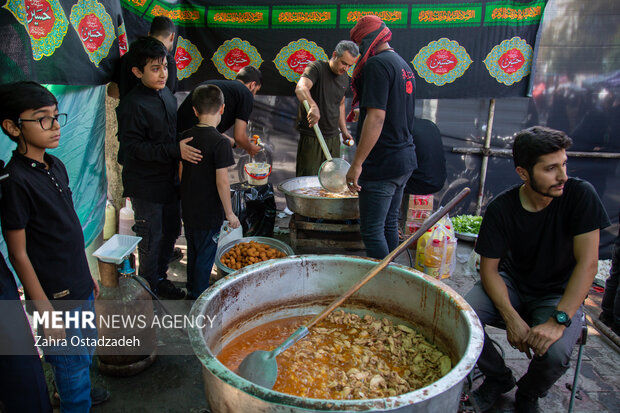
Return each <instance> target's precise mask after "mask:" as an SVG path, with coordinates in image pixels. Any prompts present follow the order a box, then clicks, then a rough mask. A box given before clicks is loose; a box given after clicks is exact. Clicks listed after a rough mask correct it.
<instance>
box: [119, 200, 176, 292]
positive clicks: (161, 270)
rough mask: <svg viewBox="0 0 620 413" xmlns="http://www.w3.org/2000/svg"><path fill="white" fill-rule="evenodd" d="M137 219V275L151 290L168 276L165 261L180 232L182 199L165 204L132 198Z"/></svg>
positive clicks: (168, 260)
mask: <svg viewBox="0 0 620 413" xmlns="http://www.w3.org/2000/svg"><path fill="white" fill-rule="evenodd" d="M131 203H132V206H133V210H134V217H135V221H136V223H135V224H134V226H133V230H134V232H135V233H136V235H137V236H139V237H142V241H140V244H138V257H139V259H140V265H139V275H140V276H141V277H142V278H144V279H145V280H147V281H148V282H149V284H150V285H151V289H152V290H153V291H155V292H156V291H157V284H158V283H159V282H160V281H161V280H165V279H166V278H167V274H166V273H167V271H168V263H169V262H170V259H171V258H172V254H173V252H174V244H175V243H176V241H177V238H178V237H179V234H180V232H181V203H180V202H179V201H175V202H171V203H168V204H159V203H156V202H150V201H145V200H143V199H139V198H131Z"/></svg>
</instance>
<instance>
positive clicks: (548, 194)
mask: <svg viewBox="0 0 620 413" xmlns="http://www.w3.org/2000/svg"><path fill="white" fill-rule="evenodd" d="M565 183H566V181H563V182H561V183H559V184H556V185H560V184H561V185H564V184H565ZM556 185H553V186H551V187H549V188H547V189H546V190H543V189H541V187H540V185H538V182H537V181H536V179H535V178H534V176H532V177H531V179H530V187H531V188H532V190H533V191H534V192H536V193H537V194H540V195H542V196H546V197H549V198H559V197H561V196H562V194H563V193H564V191H563V190H562V192H561V193H560V194H558V195H554V194H552V193H551V192H550V191H551V189H552V188H553V187H554V186H556Z"/></svg>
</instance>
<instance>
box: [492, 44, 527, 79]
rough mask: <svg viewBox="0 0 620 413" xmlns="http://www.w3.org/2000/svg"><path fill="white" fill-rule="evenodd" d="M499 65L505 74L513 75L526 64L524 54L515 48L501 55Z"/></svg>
mask: <svg viewBox="0 0 620 413" xmlns="http://www.w3.org/2000/svg"><path fill="white" fill-rule="evenodd" d="M497 64H498V65H499V67H500V69H502V70H503V71H504V73H508V74H513V73H515V72H517V71H519V69H521V67H522V66H523V65H524V64H525V57H524V56H523V53H521V50H519V49H516V48H515V49H511V50H508V51H507V52H506V53H504V54H503V55H501V56H500V58H499V59H498V60H497Z"/></svg>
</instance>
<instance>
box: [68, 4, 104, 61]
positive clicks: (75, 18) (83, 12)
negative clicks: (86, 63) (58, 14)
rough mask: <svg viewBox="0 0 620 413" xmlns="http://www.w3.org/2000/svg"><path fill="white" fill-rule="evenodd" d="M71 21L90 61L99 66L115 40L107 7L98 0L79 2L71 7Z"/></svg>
mask: <svg viewBox="0 0 620 413" xmlns="http://www.w3.org/2000/svg"><path fill="white" fill-rule="evenodd" d="M69 20H70V21H71V26H73V28H74V29H75V31H76V32H77V34H78V36H79V38H80V41H81V42H82V45H83V46H84V50H85V51H86V53H88V57H89V59H90V61H91V62H93V63H94V64H95V66H99V63H100V62H101V60H102V59H103V58H105V57H106V56H107V55H108V52H109V51H110V47H111V46H112V42H113V41H114V38H115V33H114V25H113V24H112V18H111V17H110V15H109V14H108V12H107V11H106V9H105V7H103V4H101V3H99V2H98V1H96V0H79V1H78V2H77V4H75V5H73V7H71V14H70V15H69Z"/></svg>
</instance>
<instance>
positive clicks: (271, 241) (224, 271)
mask: <svg viewBox="0 0 620 413" xmlns="http://www.w3.org/2000/svg"><path fill="white" fill-rule="evenodd" d="M250 241H255V242H258V243H260V244H267V245H269V246H270V247H272V248H276V249H278V250H280V251H282V252H283V253H285V254H286V255H287V256H288V255H293V254H295V252H294V251H293V249H292V248H291V247H289V246H288V245H287V244H285V243H284V242H282V241H280V240H277V239H275V238H268V237H245V238H239V239H236V240H234V241H230V242H227V243H226V244H224V245H222V247H221V248H219V249H218V250H217V252H216V253H215V266H216V267H217V276H218V279H220V278H222V277H225V276H227V275H228V274H230V273H231V272H235V271H237V270H233V269H232V268H230V267H227V266H226V265H224V264H222V256H223V255H224V254H226V253H227V252H228V251H230V250H231V249H232V247H234V246H235V245H237V244H241V243H242V242H250Z"/></svg>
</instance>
